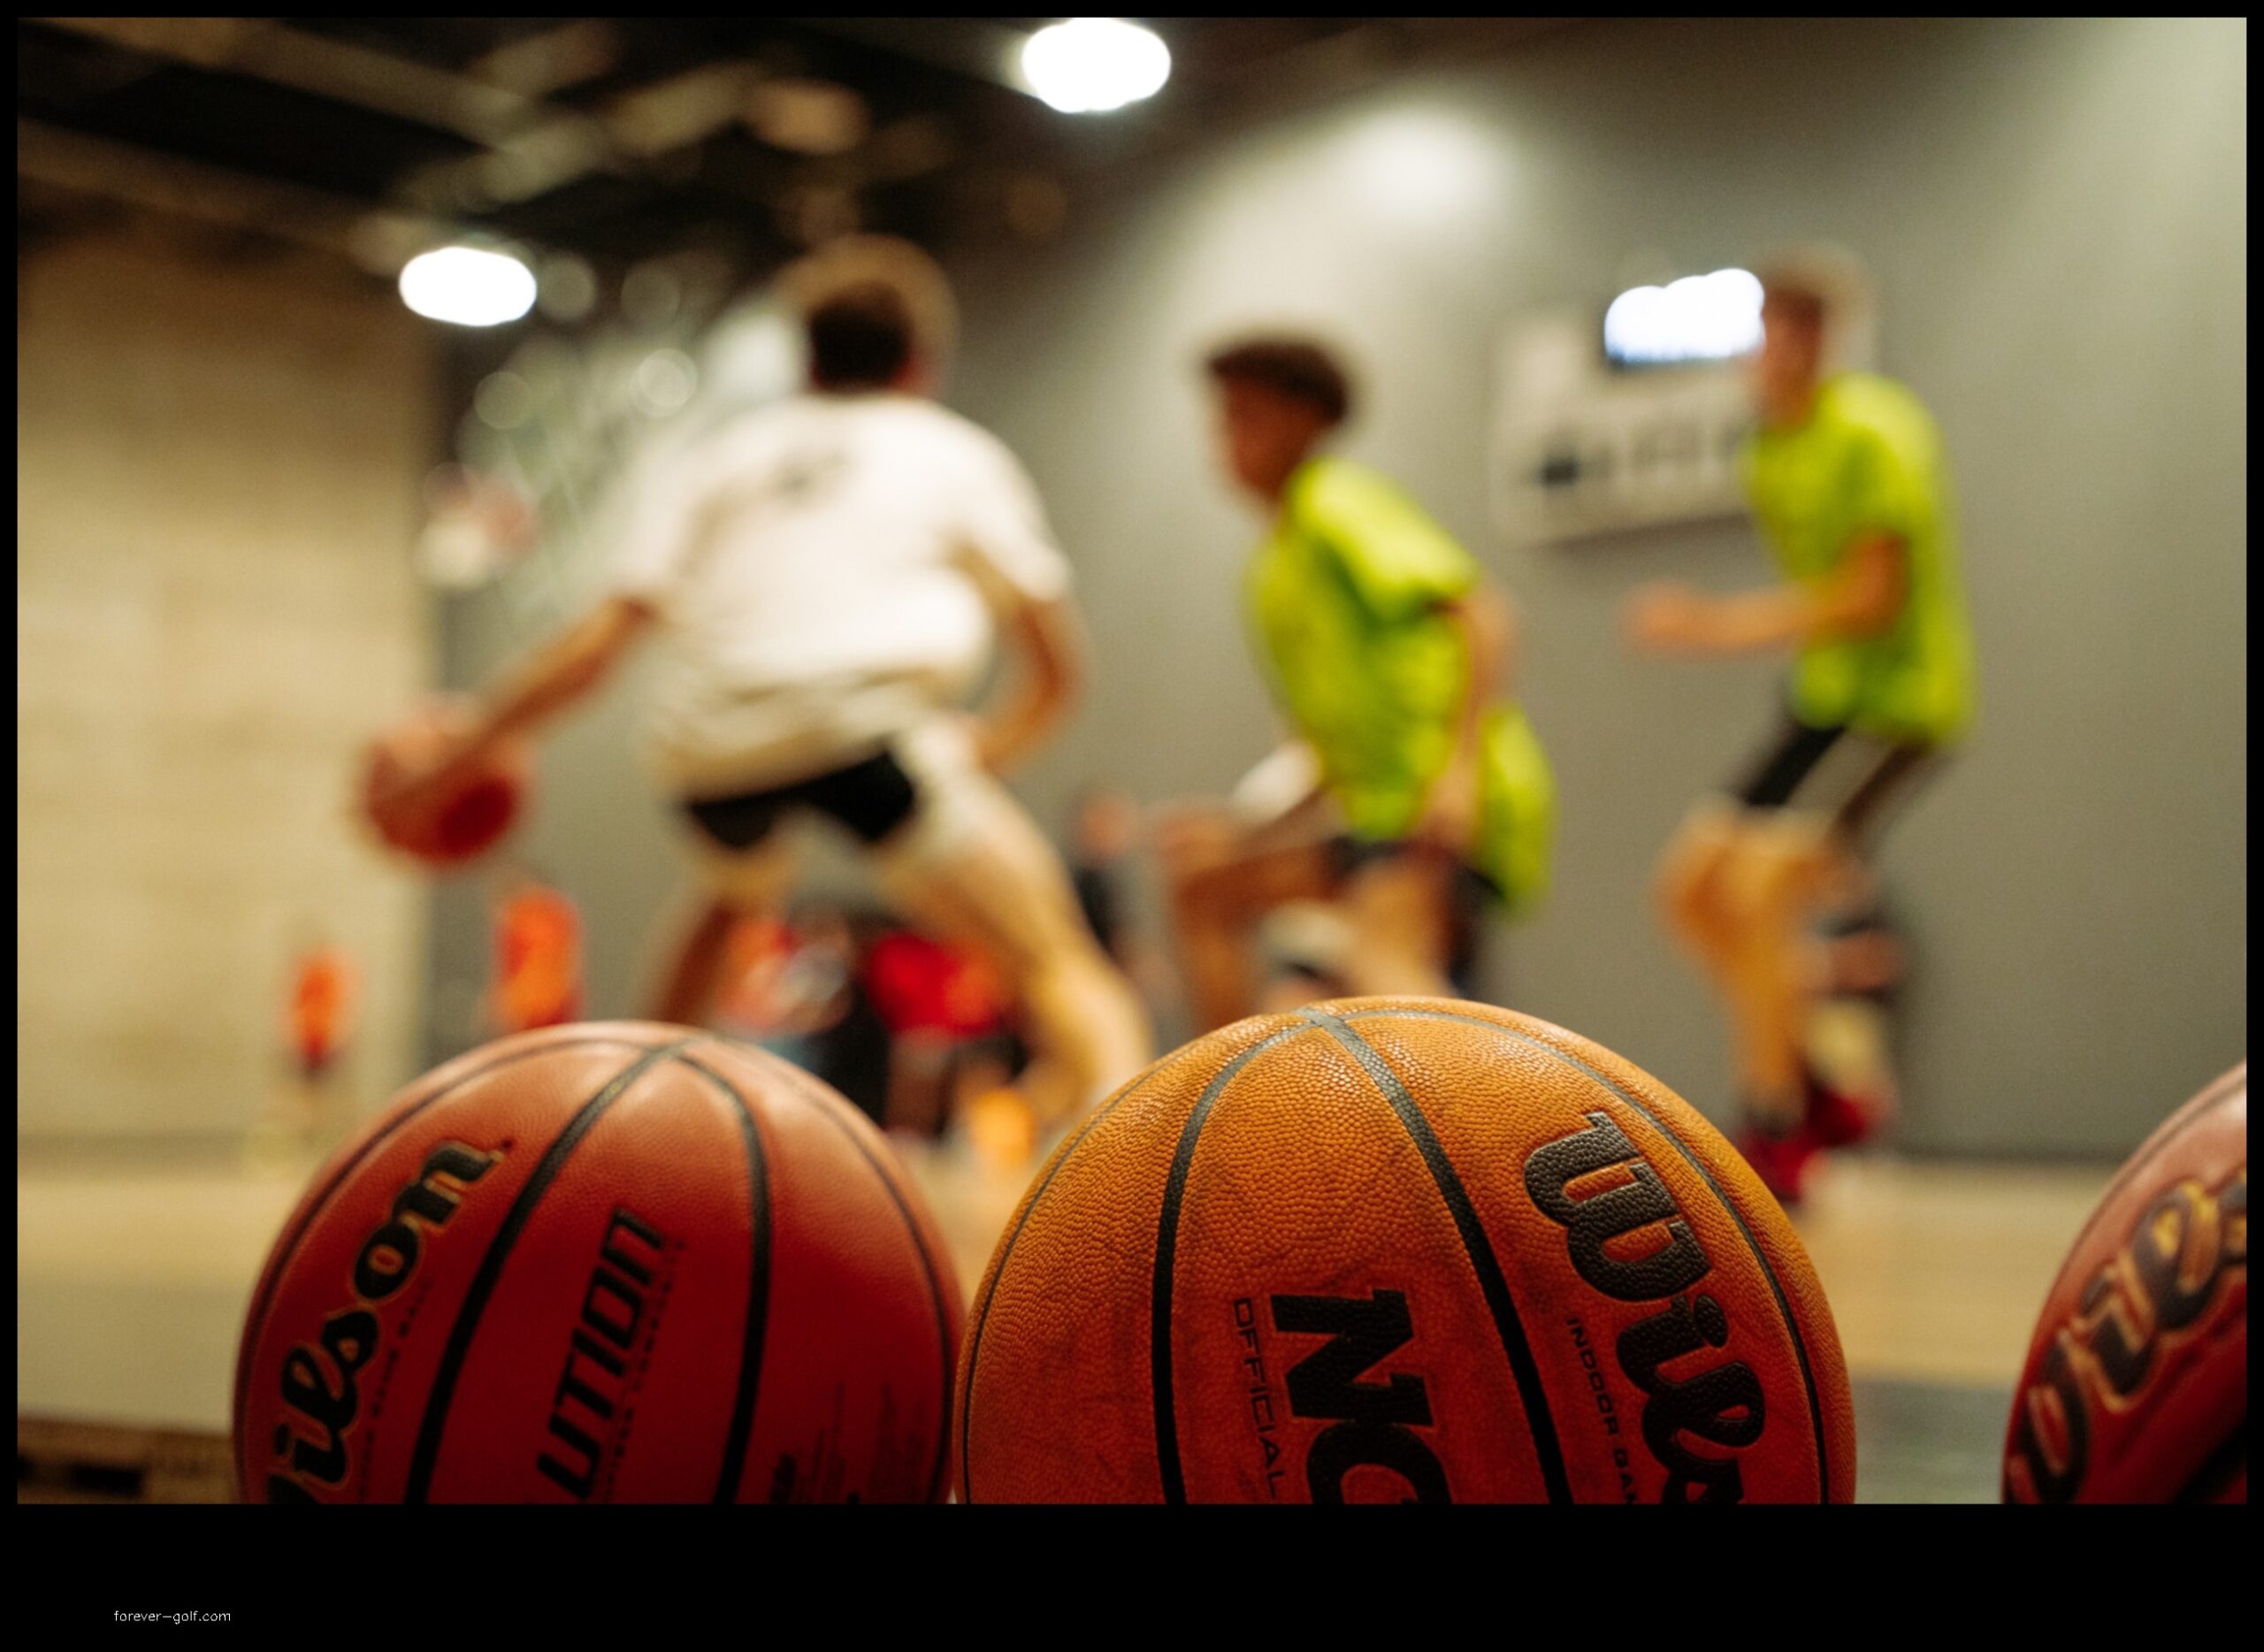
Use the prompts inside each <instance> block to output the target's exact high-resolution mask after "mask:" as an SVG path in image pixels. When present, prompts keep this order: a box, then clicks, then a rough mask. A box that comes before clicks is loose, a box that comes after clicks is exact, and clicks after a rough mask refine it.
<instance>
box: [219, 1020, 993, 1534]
mask: <svg viewBox="0 0 2264 1652" xmlns="http://www.w3.org/2000/svg"><path fill="white" fill-rule="evenodd" d="M959 1322H960V1296H959V1291H958V1287H957V1285H956V1284H955V1283H954V1281H953V1280H952V1274H951V1269H950V1266H949V1264H948V1262H947V1261H946V1259H945V1253H944V1251H943V1250H942V1249H941V1248H940V1246H939V1245H938V1244H937V1241H936V1237H935V1233H934V1230H933V1228H932V1227H931V1225H930V1223H929V1219H928V1216H927V1214H926V1212H925V1211H924V1210H923V1209H922V1205H921V1202H920V1199H919V1197H918V1195H917V1193H916V1192H915V1191H914V1189H913V1188H911V1187H910V1186H909V1185H908V1184H907V1183H906V1181H905V1179H904V1178H903V1177H902V1175H901V1174H899V1172H898V1171H897V1169H896V1167H895V1166H894V1165H893V1164H892V1162H891V1158H890V1153H889V1150H888V1148H887V1146H886V1144H885V1143H883V1139H882V1137H881V1136H880V1135H879V1133H878V1132H877V1131H876V1130H875V1129H874V1128H872V1126H871V1125H870V1124H868V1123H867V1122H866V1120H864V1118H863V1117H862V1116H861V1115H860V1114H859V1113H858V1112H857V1111H856V1109H855V1108H853V1107H852V1106H851V1105H849V1104H848V1103H846V1102H845V1101H844V1100H842V1099H841V1098H840V1097H838V1095H835V1094H834V1093H833V1092H832V1091H831V1090H829V1089H828V1088H827V1087H826V1086H824V1085H823V1084H822V1083H820V1082H817V1081H816V1080H815V1079H813V1078H811V1077H809V1076H808V1075H805V1074H803V1073H801V1072H799V1070H798V1069H796V1068H794V1067H789V1066H787V1065H786V1064H785V1063H784V1062H783V1061H780V1060H777V1059H774V1058H772V1057H770V1056H769V1055H766V1054H764V1053H762V1052H760V1051H756V1050H752V1049H748V1048H746V1047H744V1046H741V1045H738V1044H727V1043H724V1042H723V1041H721V1040H719V1039H715V1038H712V1037H707V1036H702V1035H700V1034H697V1033H693V1032H691V1031H689V1030H687V1029H682V1028H673V1027H661V1026H651V1025H646V1024H641V1023H633V1022H613V1023H602V1024H591V1025H583V1026H575V1027H562V1028H553V1029H546V1030H544V1031H541V1032H535V1033H529V1034H524V1035H522V1036H518V1037H514V1038H507V1039H504V1040H502V1041H501V1042H500V1043H497V1044H490V1045H488V1046H486V1048H485V1049H481V1050H478V1051H475V1052H472V1053H470V1054H469V1055H466V1056H463V1057H462V1058H460V1059H457V1060H455V1061H452V1062H450V1063H448V1064H447V1065H446V1066H444V1067H440V1068H439V1069H438V1070H437V1071H435V1072H433V1073H431V1074H429V1075H426V1076H425V1077H424V1078H423V1079H420V1080H419V1081H417V1082H416V1083H414V1084H412V1085H410V1086H409V1088H408V1089H407V1090H405V1091H403V1092H402V1095H401V1096H400V1097H399V1098H396V1099H395V1100H394V1103H393V1105H391V1106H390V1107H389V1108H387V1109H386V1112H385V1113H384V1114H383V1115H382V1116H381V1117H379V1119H378V1120H376V1121H375V1122H374V1123H372V1124H371V1126H370V1127H369V1128H367V1129H366V1130H364V1131H363V1133H362V1135H361V1136H360V1137H359V1139H357V1140H356V1141H355V1142H353V1143H350V1144H349V1145H348V1146H347V1147H346V1148H345V1149H343V1150H342V1151H340V1153H339V1154H338V1156H337V1157H336V1158H335V1159H333V1160H332V1161H331V1163H330V1164H329V1165H328V1166H325V1169H324V1170H323V1171H322V1172H321V1174H319V1175H318V1176H317V1178H316V1181H315V1183H314V1185H313V1187H312V1188H311V1189H310V1191H309V1192H308V1193H307V1195H306V1197H305V1198H304V1199H303V1200H302V1202H301V1204H300V1205H299V1208H298V1210H297V1211H296V1212H294V1214H293V1215H292V1217H291V1219H290V1220H289V1222H288V1223H287V1225H286V1227H285V1228H284V1231H283V1234H282V1236H281V1237H280V1238H279V1239H278V1240H277V1241H276V1243H275V1247H274V1249H273V1250H272V1252H271V1254H270V1255H269V1257H268V1260H267V1265H266V1267H265V1269H264V1271H263V1273H262V1274H261V1277H260V1280H259V1283H258V1286H257V1288H256V1290H255V1292H254V1294H253V1297H252V1304H251V1311H250V1315H249V1320H248V1322H247V1323H246V1325H245V1327H244V1335H243V1342H242V1346H241V1351H240V1353H239V1356H238V1359H237V1366H236V1396H235V1431H234V1441H235V1456H236V1466H237V1472H238V1473H239V1474H240V1476H241V1483H242V1488H243V1491H244V1493H245V1495H247V1496H248V1497H249V1498H250V1499H252V1500H253V1501H259V1502H288V1503H310V1502H311V1503H604V1502H613V1503H654V1502H710V1501H713V1502H733V1501H738V1502H763V1501H772V1502H783V1501H797V1502H799V1501H827V1502H839V1501H857V1500H861V1501H868V1502H877V1501H883V1500H888V1501H906V1500H922V1499H934V1498H937V1497H938V1496H940V1495H942V1493H943V1490H944V1487H945V1452H946V1438H947V1434H946V1426H945V1425H946V1419H947V1418H948V1416H949V1413H950V1409H951V1380H952V1358H953V1355H954V1353H955V1351H956V1349H957V1345H958V1342H957V1339H958V1335H959V1328H960V1323H959Z"/></svg>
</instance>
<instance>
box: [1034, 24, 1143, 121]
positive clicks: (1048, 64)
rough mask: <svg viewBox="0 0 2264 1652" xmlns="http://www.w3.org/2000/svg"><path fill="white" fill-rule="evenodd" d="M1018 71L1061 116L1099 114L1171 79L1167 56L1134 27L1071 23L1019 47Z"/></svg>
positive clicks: (1045, 31)
mask: <svg viewBox="0 0 2264 1652" xmlns="http://www.w3.org/2000/svg"><path fill="white" fill-rule="evenodd" d="M1021 70H1022V76H1023V78H1024V79H1025V80H1028V81H1029V88H1030V90H1031V91H1033V92H1035V93H1036V94H1037V96H1039V97H1041V98H1043V99H1044V101H1045V102H1046V103H1050V104H1052V106H1053V107H1054V108H1056V109H1058V110H1059V111H1061V112H1062V113H1063V114H1065V115H1090V114H1099V113H1102V112H1104V111H1107V110H1112V109H1121V108H1123V107H1124V106H1125V104H1127V103H1138V102H1139V101H1140V100H1141V99H1142V98H1143V97H1152V96H1155V95H1156V93H1157V92H1158V91H1159V90H1160V89H1161V88H1162V87H1163V83H1164V82H1165V81H1166V80H1169V79H1170V78H1171V50H1170V48H1168V47H1166V45H1165V44H1164V43H1163V42H1162V41H1161V40H1159V38H1157V36H1156V35H1155V34H1154V33H1153V32H1152V31H1151V30H1148V29H1144V28H1142V27H1140V26H1139V25H1138V24H1137V23H1127V22H1125V21H1124V20H1123V19H1121V18H1110V17H1081V18H1072V19H1070V20H1069V21H1068V22H1067V23H1055V24H1052V25H1050V26H1049V27H1045V28H1042V29H1040V30H1038V31H1037V33H1036V34H1033V35H1031V36H1030V37H1029V40H1028V41H1026V42H1023V44H1022V59H1021Z"/></svg>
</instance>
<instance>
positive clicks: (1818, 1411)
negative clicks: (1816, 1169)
mask: <svg viewBox="0 0 2264 1652" xmlns="http://www.w3.org/2000/svg"><path fill="white" fill-rule="evenodd" d="M1353 1013H1354V1014H1355V1015H1358V1016H1359V1017H1361V1018H1362V1019H1364V1020H1365V1019H1367V1018H1370V1017H1390V1018H1392V1019H1395V1020H1401V1021H1461V1022H1463V1023H1465V1025H1468V1026H1472V1027H1484V1028H1488V1029H1491V1030H1492V1031H1495V1032H1497V1033H1504V1034H1507V1035H1508V1036H1510V1037H1512V1038H1515V1039H1517V1040H1518V1042H1519V1043H1521V1044H1530V1045H1532V1046H1533V1047H1534V1049H1536V1050H1540V1051H1542V1052H1546V1053H1547V1054H1549V1055H1551V1056H1554V1057H1555V1058H1556V1059H1557V1060H1559V1061H1562V1062H1564V1064H1565V1065H1566V1066H1568V1067H1575V1068H1578V1069H1579V1071H1580V1072H1582V1073H1585V1074H1587V1075H1588V1076H1589V1077H1590V1078H1592V1079H1594V1080H1595V1082H1597V1083H1599V1084H1601V1085H1602V1086H1603V1087H1604V1088H1605V1089H1606V1090H1610V1092H1611V1093H1612V1094H1613V1095H1615V1096H1617V1097H1618V1098H1619V1099H1620V1100H1622V1101H1624V1102H1625V1103H1626V1104H1627V1105H1629V1106H1631V1107H1633V1108H1634V1109H1635V1111H1636V1112H1638V1113H1641V1114H1642V1115H1643V1116H1644V1117H1645V1118H1646V1119H1648V1120H1650V1121H1651V1124H1652V1126H1653V1128H1656V1130H1657V1131H1658V1133H1659V1134H1660V1135H1661V1136H1664V1137H1665V1138H1666V1139H1667V1140H1668V1141H1669V1142H1671V1143H1673V1145H1674V1151H1676V1152H1678V1153H1679V1154H1681V1155H1682V1157H1683V1159H1684V1161H1685V1162H1686V1163H1687V1164H1688V1165H1689V1166H1690V1167H1691V1168H1692V1169H1693V1170H1694V1171H1696V1172H1697V1173H1698V1174H1699V1176H1700V1177H1701V1178H1702V1180H1703V1181H1704V1182H1705V1183H1706V1185H1707V1186H1708V1187H1709V1188H1710V1189H1713V1192H1714V1197H1715V1199H1716V1200H1717V1202H1718V1203H1719V1204H1720V1205H1721V1207H1722V1209H1723V1210H1725V1212H1728V1213H1729V1218H1730V1220H1732V1221H1733V1222H1735V1223H1736V1224H1737V1230H1738V1232H1739V1233H1740V1234H1741V1235H1743V1236H1744V1238H1745V1245H1746V1249H1747V1250H1750V1251H1751V1252H1752V1253H1753V1259H1754V1261H1755V1263H1756V1264H1758V1265H1759V1266H1760V1268H1761V1276H1762V1277H1763V1279H1765V1280H1767V1281H1769V1291H1770V1294H1771V1296H1774V1297H1776V1299H1777V1314H1778V1318H1779V1319H1782V1320H1783V1321H1784V1326H1785V1335H1786V1336H1787V1337H1788V1338H1790V1339H1791V1341H1792V1344H1793V1355H1794V1358H1796V1359H1797V1360H1798V1361H1799V1362H1800V1367H1801V1387H1802V1388H1805V1389H1806V1390H1807V1393H1808V1417H1809V1430H1810V1432H1811V1433H1812V1434H1813V1435H1814V1436H1815V1439H1816V1471H1817V1501H1818V1502H1819V1503H1830V1502H1831V1501H1832V1460H1831V1459H1832V1449H1831V1447H1830V1445H1829V1444H1827V1443H1826V1442H1825V1440H1824V1401H1823V1398H1822V1396H1819V1395H1818V1394H1817V1391H1816V1373H1815V1371H1814V1369H1813V1368H1812V1367H1811V1366H1810V1365H1809V1356H1808V1339H1807V1337H1805V1336H1803V1335H1801V1327H1800V1321H1799V1320H1798V1319H1795V1318H1794V1315H1793V1304H1792V1303H1791V1301H1790V1300H1789V1299H1788V1298H1787V1297H1786V1295H1785V1287H1784V1285H1783V1284H1782V1282H1780V1281H1778V1278H1777V1270H1776V1269H1775V1268H1773V1267H1771V1266H1770V1264H1769V1258H1767V1257H1766V1256H1764V1255H1763V1254H1762V1251H1761V1242H1760V1241H1759V1240H1758V1239H1755V1237H1754V1236H1753V1229H1752V1228H1751V1227H1750V1226H1749V1225H1748V1223H1747V1221H1746V1220H1745V1212H1743V1211H1740V1209H1738V1207H1737V1205H1736V1203H1735V1201H1733V1200H1732V1198H1731V1197H1729V1195H1728V1194H1726V1193H1725V1192H1724V1191H1723V1190H1722V1184H1721V1183H1720V1182H1717V1181H1716V1180H1715V1179H1714V1173H1713V1172H1712V1171H1711V1170H1709V1169H1708V1168H1707V1167H1706V1166H1705V1165H1704V1164H1703V1163H1702V1162H1701V1161H1700V1159H1699V1158H1698V1156H1697V1155H1696V1154H1695V1153H1694V1152H1692V1151H1690V1149H1689V1147H1688V1146H1687V1145H1686V1144H1685V1143H1684V1142H1683V1140H1682V1138H1681V1137H1680V1136H1677V1135H1676V1134H1675V1133H1674V1132H1673V1131H1672V1130H1670V1129H1669V1128H1667V1127H1666V1125H1665V1123H1664V1121H1663V1120H1661V1119H1660V1118H1659V1116H1658V1114H1656V1113H1653V1112H1652V1111H1651V1110H1650V1109H1649V1108H1648V1107H1647V1106H1645V1105H1643V1104H1642V1103H1641V1101H1639V1100H1637V1099H1636V1098H1634V1097H1633V1096H1631V1095H1629V1094H1628V1093H1627V1091H1626V1090H1624V1089H1622V1088H1621V1087H1620V1086H1619V1085H1618V1084H1617V1083H1615V1082H1612V1081H1611V1080H1610V1079H1609V1078H1607V1077H1605V1076H1604V1075H1602V1073H1599V1072H1597V1071H1596V1070H1595V1068H1594V1067H1590V1066H1589V1065H1588V1064H1587V1062H1585V1061H1583V1060H1581V1059H1579V1057H1578V1056H1575V1055H1568V1054H1566V1053H1565V1052H1564V1051H1562V1050H1559V1049H1557V1048H1556V1046H1555V1045H1554V1044H1545V1043H1543V1042H1542V1041H1541V1040H1540V1039H1538V1038H1535V1037H1534V1036H1532V1035H1531V1034H1530V1033H1524V1032H1520V1031H1518V1029H1516V1028H1514V1027H1504V1026H1503V1025H1502V1024H1501V1023H1500V1022H1499V1021H1485V1020H1481V1019H1480V1017H1478V1016H1475V1015H1455V1014H1450V1013H1448V1012H1446V1011H1443V1010H1356V1011H1354V1012H1353Z"/></svg>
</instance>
